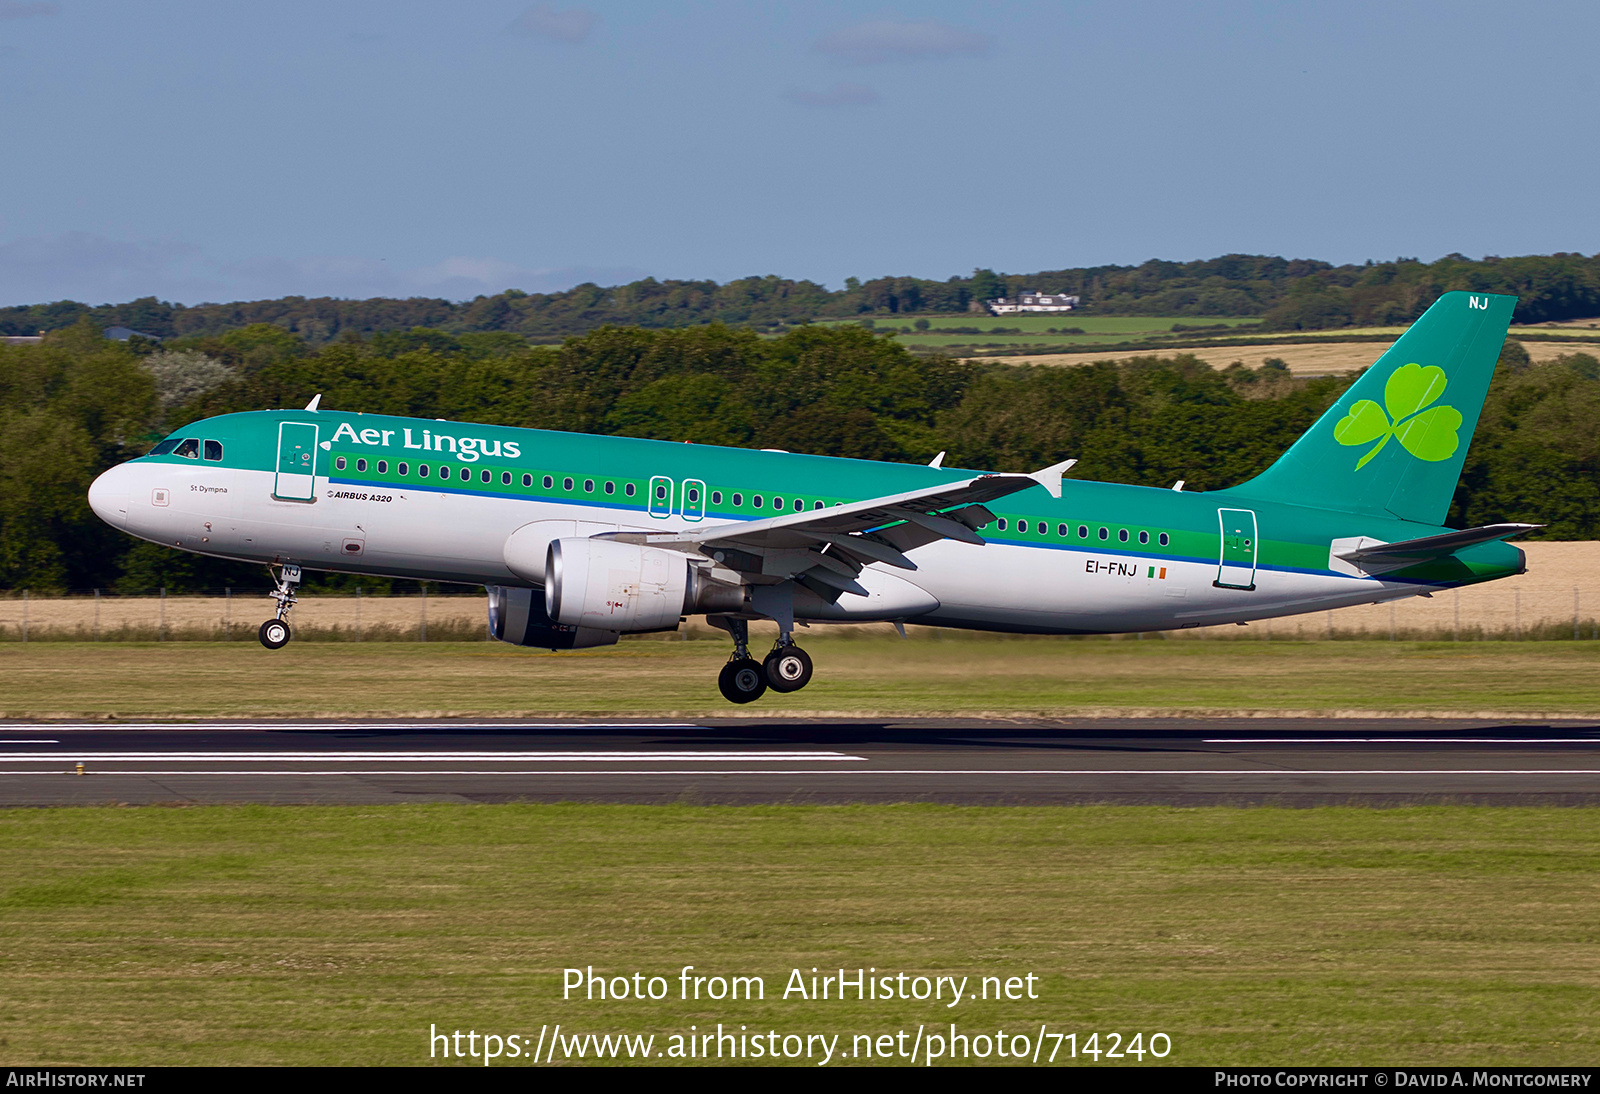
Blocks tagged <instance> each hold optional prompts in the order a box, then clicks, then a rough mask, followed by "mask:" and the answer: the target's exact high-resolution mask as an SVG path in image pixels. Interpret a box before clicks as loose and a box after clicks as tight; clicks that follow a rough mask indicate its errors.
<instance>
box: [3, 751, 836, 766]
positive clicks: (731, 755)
mask: <svg viewBox="0 0 1600 1094" xmlns="http://www.w3.org/2000/svg"><path fill="white" fill-rule="evenodd" d="M0 757H3V758H4V759H5V760H10V761H15V760H21V761H25V762H31V763H59V762H61V761H62V760H67V761H75V760H76V761H83V762H85V763H87V762H88V761H90V760H94V761H96V762H105V763H149V762H154V761H157V760H165V761H168V762H171V761H174V760H195V761H200V760H223V761H227V760H234V761H239V760H273V761H276V762H278V763H293V762H297V761H298V762H301V763H331V762H333V761H336V760H358V761H361V762H364V763H422V762H437V761H440V760H487V761H491V762H496V761H498V762H502V763H683V762H688V761H693V762H697V763H699V762H703V763H716V762H719V761H720V762H730V763H731V762H741V761H742V762H745V763H760V762H761V761H764V760H765V761H771V762H773V763H782V762H788V761H796V760H805V761H812V762H838V761H846V760H853V761H862V762H865V760H866V757H865V756H851V755H849V754H847V753H844V752H832V751H811V750H798V749H796V750H785V751H773V752H748V751H746V752H718V751H709V750H708V751H694V750H689V749H684V750H678V751H665V750H659V751H638V750H635V751H617V752H548V751H547V752H504V751H502V752H490V751H474V752H462V751H444V750H438V751H432V752H356V751H347V752H334V751H327V752H244V751H240V752H223V751H212V752H166V751H160V752H65V751H63V752H7V753H0Z"/></svg>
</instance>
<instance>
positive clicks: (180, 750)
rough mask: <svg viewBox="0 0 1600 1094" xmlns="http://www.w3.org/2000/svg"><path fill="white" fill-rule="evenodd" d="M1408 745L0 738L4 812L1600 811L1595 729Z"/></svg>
mask: <svg viewBox="0 0 1600 1094" xmlns="http://www.w3.org/2000/svg"><path fill="white" fill-rule="evenodd" d="M1422 725H1423V726H1424V727H1425V728H1419V723H1418V722H1417V721H1415V720H1410V719H1407V720H1395V721H1359V722H1352V721H1331V720H1329V721H1322V720H1312V719H1293V720H1290V719H1283V720H1271V719H1242V720H1223V719H1218V720H1160V719H1138V720H1135V719H1127V720H1103V721H1073V722H1043V721H1034V722H1022V721H1015V722H1010V721H1008V722H1003V723H1002V722H991V721H977V720H960V719H908V720H904V721H882V720H833V721H820V720H819V721H802V720H795V721H786V722H780V721H773V720H768V719H761V720H747V721H740V720H738V719H715V720H706V721H704V722H699V723H660V722H607V723H596V722H577V721H574V722H539V723H526V722H383V723H361V722H347V723H306V722H281V723H274V722H260V721H257V722H251V723H196V724H184V725H161V724H144V725H127V726H107V725H105V724H103V723H79V724H59V723H58V724H49V723H34V724H20V723H9V724H0V805H9V806H23V805H26V806H34V805H69V804H103V803H124V804H161V803H173V802H187V803H230V802H260V803H276V804H361V805H365V804H375V803H384V802H388V803H398V802H418V801H447V802H507V801H533V802H553V801H595V802H627V803H661V802H681V801H692V802H703V803H725V804H757V803H798V804H832V803H847V802H867V803H888V802H908V801H910V802H940V803H948V804H996V805H1003V804H1012V805H1044V804H1063V805H1065V804H1089V803H1118V804H1165V805H1184V806H1189V805H1262V804H1279V805H1286V806H1312V805H1335V804H1357V805H1378V806H1389V805H1402V804H1419V803H1444V802H1463V803H1474V804H1484V805H1497V804H1498V805H1538V804H1543V805H1600V725H1597V724H1596V723H1593V722H1562V723H1549V722H1544V723H1536V724H1535V723H1529V724H1491V723H1486V722H1465V721H1458V722H1446V721H1442V720H1441V721H1434V722H1428V723H1422ZM79 765H82V766H81V768H80V766H79ZM80 770H81V774H80Z"/></svg>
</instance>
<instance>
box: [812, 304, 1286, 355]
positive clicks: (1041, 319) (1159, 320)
mask: <svg viewBox="0 0 1600 1094" xmlns="http://www.w3.org/2000/svg"><path fill="white" fill-rule="evenodd" d="M865 318H870V319H871V320H872V321H873V323H874V324H875V327H874V329H876V330H879V331H899V333H898V334H897V335H896V337H897V339H898V340H899V341H900V342H902V343H904V344H905V345H907V346H910V347H912V348H916V347H919V346H920V347H924V348H929V349H932V348H943V347H948V346H973V345H979V346H982V345H991V344H992V345H995V346H1015V347H1018V348H1041V349H1043V348H1049V347H1059V348H1060V349H1063V350H1070V349H1073V348H1089V347H1093V346H1097V345H1120V344H1122V343H1125V342H1128V341H1130V340H1133V341H1138V340H1141V339H1145V338H1156V337H1164V336H1167V335H1170V334H1171V333H1172V326H1173V324H1175V323H1177V324H1184V325H1188V326H1209V325H1212V324H1217V323H1221V324H1226V325H1227V326H1229V327H1234V326H1238V325H1240V324H1254V323H1257V322H1259V320H1257V319H1252V318H1246V319H1240V318H1231V317H1229V318H1225V317H1218V318H1212V317H1203V318H1198V319H1196V318H1192V317H1191V318H1173V317H1171V316H1143V315H1104V316H1085V315H1074V314H1072V313H1067V314H1065V315H973V314H961V315H925V316H916V315H874V316H868V317H865ZM918 319H926V320H928V323H929V329H928V330H926V331H918V330H915V329H914V324H915V323H916V321H917V320H918ZM827 322H829V323H830V324H831V325H846V326H848V325H852V324H856V323H859V322H861V320H860V319H848V320H829V321H827ZM952 327H975V328H977V329H978V330H980V331H983V332H985V333H982V334H970V333H969V334H955V333H941V331H948V329H949V328H952ZM996 327H1002V328H1006V329H1012V330H1020V331H1021V332H1022V333H1020V334H989V333H987V332H988V331H991V330H993V329H994V328H996ZM1072 327H1076V328H1079V329H1081V330H1082V332H1083V333H1081V334H1052V333H1050V329H1051V328H1056V329H1058V330H1059V329H1062V328H1072ZM904 328H912V329H909V330H907V329H904ZM1226 333H1227V332H1225V331H1211V332H1206V331H1202V332H1199V333H1197V334H1195V335H1193V337H1194V338H1196V339H1204V338H1206V337H1208V336H1212V337H1215V336H1217V335H1219V334H1226Z"/></svg>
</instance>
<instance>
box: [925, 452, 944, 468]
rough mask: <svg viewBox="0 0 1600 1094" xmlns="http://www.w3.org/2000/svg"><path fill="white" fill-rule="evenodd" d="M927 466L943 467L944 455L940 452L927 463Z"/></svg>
mask: <svg viewBox="0 0 1600 1094" xmlns="http://www.w3.org/2000/svg"><path fill="white" fill-rule="evenodd" d="M928 466H929V467H943V466H944V453H943V452H941V453H939V454H938V455H937V456H935V457H934V458H933V459H931V460H929V461H928Z"/></svg>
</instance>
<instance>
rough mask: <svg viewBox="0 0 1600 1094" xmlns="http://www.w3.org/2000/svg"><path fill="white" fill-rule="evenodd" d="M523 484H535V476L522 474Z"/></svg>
mask: <svg viewBox="0 0 1600 1094" xmlns="http://www.w3.org/2000/svg"><path fill="white" fill-rule="evenodd" d="M522 485H523V486H532V485H533V476H532V475H524V476H522Z"/></svg>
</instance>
